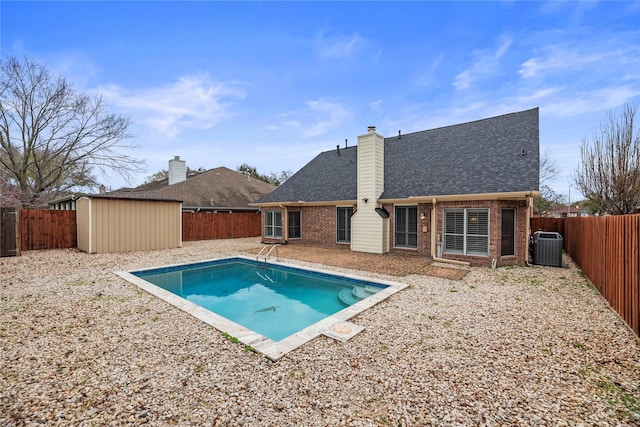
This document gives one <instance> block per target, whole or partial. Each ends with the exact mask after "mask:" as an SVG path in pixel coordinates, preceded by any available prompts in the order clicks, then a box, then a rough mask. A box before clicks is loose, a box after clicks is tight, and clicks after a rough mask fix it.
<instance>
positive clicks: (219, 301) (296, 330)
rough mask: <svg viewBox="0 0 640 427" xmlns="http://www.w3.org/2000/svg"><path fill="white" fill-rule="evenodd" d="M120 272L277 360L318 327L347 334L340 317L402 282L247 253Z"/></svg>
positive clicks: (387, 293)
mask: <svg viewBox="0 0 640 427" xmlns="http://www.w3.org/2000/svg"><path fill="white" fill-rule="evenodd" d="M116 274H118V275H119V276H121V277H123V278H124V279H126V280H128V281H130V282H132V283H134V284H136V285H137V286H139V287H141V288H142V289H144V290H146V291H148V292H150V293H152V294H153V295H156V296H158V297H160V298H162V299H164V300H165V301H167V302H169V303H171V304H173V305H175V306H176V307H178V308H181V309H182V310H185V311H187V312H189V313H190V314H192V315H193V316H195V317H197V318H199V319H201V320H203V321H204V322H206V323H208V324H210V325H212V326H214V327H215V328H217V329H218V330H220V331H222V332H226V333H227V334H229V335H230V336H232V337H235V338H237V339H238V340H239V341H241V342H243V343H244V344H246V345H249V346H251V347H252V348H253V349H255V350H256V351H259V352H261V353H263V354H265V355H266V356H267V357H269V358H270V359H272V360H277V359H278V358H279V357H281V356H282V355H284V354H286V353H287V352H288V351H291V350H293V349H294V348H297V347H298V346H300V345H302V344H304V343H305V342H307V341H309V340H311V339H313V338H315V337H316V336H318V335H320V334H322V333H324V334H325V335H328V336H332V337H333V338H336V339H341V340H345V339H348V338H350V337H351V336H353V335H355V333H357V332H359V331H360V330H361V329H362V328H361V327H358V326H357V325H353V324H351V323H348V322H346V321H347V320H348V319H350V318H351V317H353V316H355V315H356V314H358V313H360V312H362V311H363V310H365V309H366V308H369V307H371V306H373V305H375V304H377V303H378V302H380V301H382V300H383V299H385V298H387V297H389V296H390V295H392V294H393V293H395V292H397V291H399V290H401V289H403V288H404V287H405V286H406V285H404V284H401V283H395V282H388V281H379V280H376V281H372V280H370V279H366V278H362V277H356V276H353V275H337V274H335V273H329V272H327V271H322V270H318V269H309V268H304V269H303V268H300V267H297V266H291V265H283V264H281V263H278V264H273V263H269V264H266V263H265V262H263V261H260V262H258V261H256V260H253V259H250V258H245V257H233V258H222V259H217V260H207V261H202V262H197V263H192V264H183V265H172V266H164V267H157V268H152V269H144V270H136V271H131V272H117V273H116Z"/></svg>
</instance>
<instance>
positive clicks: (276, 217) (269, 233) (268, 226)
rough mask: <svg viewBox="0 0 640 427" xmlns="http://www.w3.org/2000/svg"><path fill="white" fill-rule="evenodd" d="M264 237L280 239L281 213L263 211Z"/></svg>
mask: <svg viewBox="0 0 640 427" xmlns="http://www.w3.org/2000/svg"><path fill="white" fill-rule="evenodd" d="M269 220H270V221H269ZM278 231H279V232H280V233H279V234H278ZM264 237H270V238H272V239H281V238H282V211H264Z"/></svg>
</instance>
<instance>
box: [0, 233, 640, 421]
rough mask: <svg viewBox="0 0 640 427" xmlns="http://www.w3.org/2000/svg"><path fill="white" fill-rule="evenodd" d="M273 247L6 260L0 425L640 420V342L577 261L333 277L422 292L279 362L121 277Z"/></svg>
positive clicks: (194, 246)
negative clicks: (350, 331) (350, 333)
mask: <svg viewBox="0 0 640 427" xmlns="http://www.w3.org/2000/svg"><path fill="white" fill-rule="evenodd" d="M258 246H259V243H258V239H257V238H249V239H235V240H218V241H203V242H187V243H185V245H184V248H181V249H173V250H165V251H156V252H139V253H127V254H102V255H88V254H85V253H81V252H78V251H76V250H48V251H29V252H24V253H23V254H22V256H20V257H11V258H0V425H2V426H31V425H43V424H44V425H65V426H66V425H69V426H91V425H142V424H147V425H160V426H164V425H179V426H187V425H193V426H207V425H225V426H227V425H229V426H269V425H272V426H288V425H304V426H326V425H332V426H333V425H346V426H378V425H390V426H398V425H407V426H414V425H435V426H456V425H460V426H463V425H464V426H467V425H486V426H501V425H523V426H525V425H526V426H530V425H535V426H538V425H553V426H557V425H568V426H575V425H586V426H608V425H638V424H640V340H638V338H637V337H635V336H634V334H633V333H632V332H631V331H630V329H629V328H627V327H626V325H625V324H624V322H623V321H622V320H621V319H620V318H619V317H618V316H617V314H616V313H615V312H613V311H612V310H611V309H610V308H609V306H608V305H607V303H606V302H605V301H604V300H603V299H602V298H601V297H600V295H599V294H598V293H597V292H596V291H595V290H594V289H593V288H592V287H590V286H589V285H588V283H587V281H586V280H585V279H584V278H583V277H582V275H581V274H580V271H579V270H578V269H577V268H576V267H575V266H574V265H573V264H572V263H571V262H570V260H569V259H568V258H566V259H565V261H566V262H567V263H568V265H569V266H568V267H567V268H555V267H511V268H498V269H496V270H492V269H489V268H473V269H472V270H471V271H470V273H469V274H467V276H466V277H465V278H464V279H463V280H461V281H451V280H445V279H439V278H433V277H428V276H417V275H411V276H406V277H390V276H385V275H380V274H376V273H369V272H364V271H357V272H355V271H352V270H347V269H344V268H336V267H323V268H324V269H327V270H333V271H338V272H352V273H356V274H358V275H360V276H366V277H371V278H378V279H381V280H391V281H395V282H402V283H407V284H409V285H410V286H409V287H408V288H406V289H404V290H402V291H401V292H399V293H397V294H395V295H392V296H391V297H390V298H389V299H387V300H385V301H383V302H381V303H379V304H378V305H376V306H374V307H373V308H370V309H368V310H366V311H365V312H363V313H361V314H359V315H358V316H357V317H355V318H353V319H351V321H352V322H353V323H355V324H357V325H359V326H362V327H364V330H363V331H362V332H360V333H359V334H357V335H355V336H354V337H353V338H351V339H350V340H348V341H346V342H340V341H337V340H335V339H332V338H329V337H327V336H320V337H318V338H316V339H314V340H313V341H311V342H309V343H307V344H305V345H303V346H302V347H300V348H297V349H296V350H294V351H292V352H291V353H289V354H287V355H286V356H285V357H283V358H282V359H280V360H279V361H278V362H272V361H270V360H269V359H267V358H266V357H264V356H262V355H260V354H259V353H254V352H251V351H249V350H248V349H247V348H246V346H245V345H243V344H241V343H237V342H234V341H235V340H233V339H232V338H231V337H229V336H225V335H223V334H222V333H221V332H219V331H217V330H216V329H214V328H212V327H211V326H209V325H207V324H205V323H203V322H201V321H200V320H198V319H196V318H194V317H192V316H190V315H189V314H187V313H185V312H184V311H182V310H180V309H177V308H175V307H173V306H171V305H169V304H168V303H166V302H164V301H162V300H160V299H158V298H156V297H154V296H152V295H151V294H148V293H146V292H144V291H142V290H140V289H139V288H138V287H136V286H135V285H133V284H131V283H128V282H126V281H125V280H123V279H121V278H120V277H118V276H116V275H115V274H113V272H114V271H122V270H127V271H128V270H133V269H140V268H147V267H154V266H160V265H166V264H174V263H182V262H188V261H195V260H204V259H211V258H217V257H222V256H229V255H236V254H245V253H244V252H243V251H244V250H247V249H251V248H255V247H258ZM245 255H246V254H245ZM291 262H294V261H291ZM296 263H297V264H298V265H307V266H314V265H312V264H308V263H303V262H296ZM315 267H318V266H317V265H315Z"/></svg>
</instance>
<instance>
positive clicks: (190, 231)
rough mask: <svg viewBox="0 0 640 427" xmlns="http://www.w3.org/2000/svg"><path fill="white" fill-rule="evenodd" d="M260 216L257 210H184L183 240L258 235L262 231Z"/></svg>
mask: <svg viewBox="0 0 640 427" xmlns="http://www.w3.org/2000/svg"><path fill="white" fill-rule="evenodd" d="M260 218H261V217H260V215H258V214H256V213H255V212H233V213H229V212H225V213H209V212H193V213H192V212H183V213H182V240H183V241H185V242H188V241H192V240H212V239H236V238H240V237H258V236H260V235H261V233H262V223H261V219H260Z"/></svg>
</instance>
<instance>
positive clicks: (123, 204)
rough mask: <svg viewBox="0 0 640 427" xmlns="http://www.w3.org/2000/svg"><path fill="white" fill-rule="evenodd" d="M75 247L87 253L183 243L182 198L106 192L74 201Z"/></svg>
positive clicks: (147, 249)
mask: <svg viewBox="0 0 640 427" xmlns="http://www.w3.org/2000/svg"><path fill="white" fill-rule="evenodd" d="M76 220H77V227H78V249H80V250H81V251H85V252H87V253H108V252H133V251H149V250H159V249H170V248H179V247H182V202H181V201H178V200H164V199H139V198H127V197H113V196H109V195H93V196H84V197H81V198H80V199H78V200H77V202H76Z"/></svg>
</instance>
